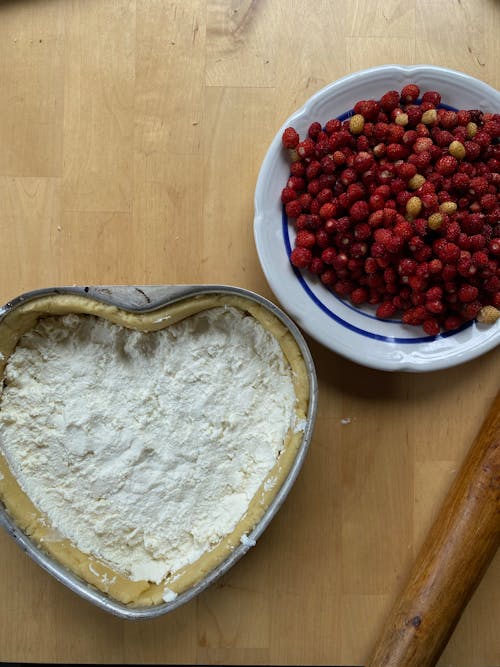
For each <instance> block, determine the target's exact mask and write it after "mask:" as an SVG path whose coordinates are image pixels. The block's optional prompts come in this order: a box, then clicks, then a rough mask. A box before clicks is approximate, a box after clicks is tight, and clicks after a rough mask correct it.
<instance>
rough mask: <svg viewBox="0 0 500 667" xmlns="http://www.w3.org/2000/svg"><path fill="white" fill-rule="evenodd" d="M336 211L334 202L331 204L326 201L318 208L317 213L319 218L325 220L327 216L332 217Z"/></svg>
mask: <svg viewBox="0 0 500 667" xmlns="http://www.w3.org/2000/svg"><path fill="white" fill-rule="evenodd" d="M336 213H337V208H336V206H335V204H332V202H327V203H325V204H323V206H321V208H320V209H319V215H320V217H321V218H323V219H324V220H327V219H328V218H334V217H335V215H336Z"/></svg>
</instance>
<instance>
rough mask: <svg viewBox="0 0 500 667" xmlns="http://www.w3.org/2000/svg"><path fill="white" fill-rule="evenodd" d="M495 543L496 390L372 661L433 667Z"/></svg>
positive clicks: (499, 511)
mask: <svg viewBox="0 0 500 667" xmlns="http://www.w3.org/2000/svg"><path fill="white" fill-rule="evenodd" d="M499 545H500V393H499V394H498V395H497V397H496V399H495V401H494V402H493V405H492V406H491V409H490V411H489V413H488V416H487V418H486V420H485V422H484V423H483V426H482V428H481V430H480V432H479V434H478V436H477V438H476V440H475V442H474V444H473V445H472V448H471V450H470V451H469V453H468V455H467V457H466V459H465V461H464V464H463V465H462V468H461V469H460V471H459V473H458V475H457V477H456V479H455V480H454V482H453V485H452V487H451V489H450V491H449V493H448V495H447V497H446V500H445V502H444V504H443V506H442V508H441V510H440V511H439V513H438V516H437V518H436V520H435V522H434V524H433V526H432V528H431V530H430V532H429V534H428V536H427V539H426V540H425V542H424V545H423V547H422V549H421V551H420V553H419V555H418V557H417V559H416V561H415V564H414V566H413V569H412V571H411V574H410V576H409V581H408V584H407V586H406V588H405V589H404V591H403V592H402V594H401V596H400V598H399V600H398V601H397V603H396V605H395V606H394V608H393V609H392V611H391V613H390V615H389V618H388V620H387V623H386V625H385V629H384V631H383V633H382V636H381V638H380V641H379V643H378V645H377V647H376V649H375V652H374V654H373V657H372V659H371V661H370V662H369V663H368V665H369V667H432V665H435V664H436V663H437V661H438V659H439V656H440V655H441V653H442V651H443V650H444V648H445V646H446V644H447V642H448V639H449V638H450V636H451V633H452V632H453V630H454V628H455V626H456V624H457V623H458V620H459V618H460V616H461V614H462V612H463V610H464V609H465V607H466V605H467V603H468V601H469V600H470V598H471V597H472V594H473V592H474V590H475V589H476V587H477V585H478V584H479V582H480V580H481V577H482V576H483V574H484V572H485V571H486V568H487V567H488V565H489V563H490V562H491V560H492V558H493V556H494V555H495V552H496V550H497V548H498V546H499Z"/></svg>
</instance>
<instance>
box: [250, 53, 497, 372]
mask: <svg viewBox="0 0 500 667" xmlns="http://www.w3.org/2000/svg"><path fill="white" fill-rule="evenodd" d="M407 83H416V84H417V85H418V86H420V89H421V91H422V92H425V91H426V90H438V91H439V92H440V93H441V95H442V102H443V103H444V104H446V105H449V106H451V107H456V108H461V109H481V110H482V111H490V112H491V111H494V112H497V113H498V111H499V110H500V93H499V92H498V91H497V90H495V89H494V88H491V87H490V86H488V85H486V84H485V83H483V82H481V81H478V80H477V79H474V78H472V77H470V76H468V75H466V74H462V73H460V72H456V71H453V70H448V69H443V68H441V67H431V66H427V65H419V66H414V67H401V66H397V65H385V66H382V67H374V68H372V69H368V70H363V71H361V72H356V73H355V74H351V75H349V76H346V77H344V78H342V79H339V80H338V81H336V82H334V83H332V84H330V85H328V86H326V87H325V88H323V89H322V90H320V91H319V92H317V93H316V94H315V95H313V96H312V97H311V98H310V99H309V100H308V101H307V102H306V103H305V104H304V106H303V107H302V108H301V109H299V110H298V111H296V112H295V113H294V114H292V115H291V116H290V117H289V118H288V119H287V120H286V121H285V122H284V123H283V125H282V126H281V128H280V129H279V130H278V132H277V133H276V136H275V137H274V139H273V141H272V143H271V145H270V147H269V149H268V151H267V154H266V156H265V158H264V161H263V163H262V167H261V169H260V172H259V177H258V180H257V187H256V191H255V220H254V235H255V242H256V246H257V252H258V255H259V259H260V262H261V265H262V269H263V271H264V273H265V275H266V278H267V280H268V282H269V285H270V287H271V289H272V290H273V292H274V294H275V295H276V297H277V298H278V299H279V301H280V302H281V304H282V305H283V307H284V308H285V309H286V310H287V311H288V312H289V313H290V314H291V316H292V317H293V318H294V319H295V320H296V322H297V323H298V324H299V326H300V327H302V329H304V330H305V331H307V333H309V334H310V335H311V336H312V337H313V338H315V339H316V340H317V341H319V342H320V343H322V344H323V345H325V346H326V347H328V348H330V349H331V350H333V351H335V352H338V353H339V354H341V355H343V356H345V357H347V358H349V359H351V360H353V361H356V362H358V363H360V364H363V365H365V366H370V367H373V368H379V369H383V370H392V371H430V370H437V369H440V368H446V367H449V366H454V365H457V364H460V363H463V362H465V361H468V360H470V359H473V358H475V357H478V356H479V355H481V354H484V353H485V352H487V351H488V350H491V349H492V348H494V347H495V346H496V345H498V344H499V343H500V320H499V321H497V322H496V323H495V324H494V325H481V324H477V323H475V322H471V323H468V324H466V325H464V326H462V327H461V328H460V329H457V330H456V331H451V332H446V333H442V334H440V335H438V336H427V335H426V334H425V332H424V331H423V329H421V328H420V327H410V326H404V325H402V324H401V322H400V321H398V320H389V321H384V320H378V319H377V318H376V317H375V315H374V309H373V308H370V307H362V308H358V307H354V306H353V305H352V304H351V303H350V302H348V301H343V300H341V299H340V298H338V297H337V296H336V295H335V294H333V293H332V292H330V291H329V290H328V289H326V287H325V286H324V285H322V284H321V283H320V282H319V281H318V280H317V279H315V277H314V276H310V275H307V274H306V273H305V272H304V273H302V272H300V271H297V270H294V268H293V266H292V265H291V264H290V262H289V253H290V252H291V249H292V248H293V241H294V236H295V232H294V230H293V228H292V225H289V224H288V222H287V220H286V216H284V214H283V210H282V206H281V201H280V194H281V190H282V189H283V187H284V186H285V183H286V180H287V178H288V176H289V173H290V163H289V160H288V159H287V155H286V154H285V151H284V150H283V149H282V146H281V135H282V134H283V130H284V129H285V128H286V127H289V126H293V127H294V128H295V129H296V130H297V131H298V132H299V134H300V136H301V137H304V136H305V135H306V133H307V129H308V127H309V125H310V124H311V123H312V122H314V121H319V122H321V123H326V121H327V120H329V119H330V118H335V117H338V116H340V115H342V114H344V113H345V112H348V111H349V110H351V109H352V107H353V106H354V104H355V102H357V101H358V100H361V99H370V98H374V99H379V98H380V97H381V96H382V95H383V94H384V93H385V92H386V91H388V90H401V89H402V88H403V86H404V85H406V84H407Z"/></svg>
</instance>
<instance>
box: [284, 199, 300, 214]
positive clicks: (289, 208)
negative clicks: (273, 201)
mask: <svg viewBox="0 0 500 667" xmlns="http://www.w3.org/2000/svg"><path fill="white" fill-rule="evenodd" d="M285 213H286V214H287V216H288V217H289V218H297V217H298V216H299V215H300V214H301V213H302V204H301V203H300V202H299V201H297V200H296V199H295V200H293V201H289V202H288V203H287V204H285Z"/></svg>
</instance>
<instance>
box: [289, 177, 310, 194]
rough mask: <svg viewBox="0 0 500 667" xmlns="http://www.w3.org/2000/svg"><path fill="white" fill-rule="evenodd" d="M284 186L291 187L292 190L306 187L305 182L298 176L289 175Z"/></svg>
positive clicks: (300, 189)
mask: <svg viewBox="0 0 500 667" xmlns="http://www.w3.org/2000/svg"><path fill="white" fill-rule="evenodd" d="M286 187H287V188H291V189H292V190H296V191H302V190H304V189H305V187H306V182H305V180H304V179H303V178H301V177H300V176H290V178H289V179H288V181H287V184H286Z"/></svg>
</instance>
